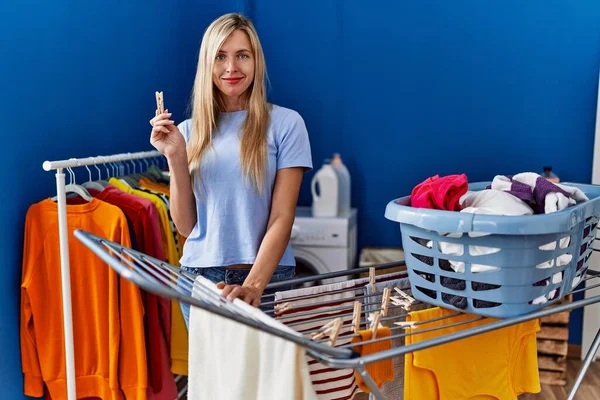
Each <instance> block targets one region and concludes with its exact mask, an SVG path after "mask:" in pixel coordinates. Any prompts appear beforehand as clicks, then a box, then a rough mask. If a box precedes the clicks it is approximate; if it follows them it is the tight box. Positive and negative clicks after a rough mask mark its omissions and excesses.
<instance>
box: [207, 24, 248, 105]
mask: <svg viewBox="0 0 600 400" xmlns="http://www.w3.org/2000/svg"><path fill="white" fill-rule="evenodd" d="M251 49H252V46H251V45H250V40H249V39H248V35H247V34H246V32H244V31H242V30H239V29H236V30H235V31H233V32H232V33H231V35H229V37H228V38H227V39H226V40H225V42H224V43H223V45H222V46H221V48H220V49H219V51H218V52H217V56H216V58H215V65H214V67H213V82H214V83H215V85H217V87H218V88H219V90H220V91H221V92H222V93H223V94H224V95H225V96H228V97H232V98H238V97H239V96H240V95H241V94H243V93H244V92H245V91H246V90H247V89H248V87H250V84H252V81H253V80H254V55H253V54H252V51H251ZM231 100H233V99H231Z"/></svg>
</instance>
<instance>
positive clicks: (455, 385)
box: [404, 307, 541, 400]
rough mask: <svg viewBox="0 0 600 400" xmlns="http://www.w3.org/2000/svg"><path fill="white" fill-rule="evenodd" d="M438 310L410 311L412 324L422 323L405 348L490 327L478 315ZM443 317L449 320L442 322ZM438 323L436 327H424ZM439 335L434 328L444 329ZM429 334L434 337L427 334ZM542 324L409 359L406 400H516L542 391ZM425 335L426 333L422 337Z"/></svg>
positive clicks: (469, 340) (488, 334)
mask: <svg viewBox="0 0 600 400" xmlns="http://www.w3.org/2000/svg"><path fill="white" fill-rule="evenodd" d="M452 314H454V311H450V310H445V309H442V308H439V307H435V308H431V309H428V310H422V311H415V312H411V313H410V314H409V316H408V317H407V321H415V322H421V323H422V324H421V325H418V326H417V327H415V328H413V329H407V332H411V331H412V333H413V334H412V335H409V336H406V344H407V345H409V344H413V343H418V342H420V341H423V340H427V339H432V338H435V337H438V336H443V335H448V334H451V333H454V332H460V331H463V330H465V329H469V328H473V327H476V326H481V325H485V324H487V323H488V322H490V321H489V320H478V321H475V322H470V323H466V324H463V325H456V326H451V325H452V324H454V323H458V322H464V321H468V320H472V319H474V318H475V317H476V316H474V315H469V314H460V315H458V316H453V317H449V316H450V315H452ZM443 317H446V318H444V319H442V318H443ZM429 320H433V321H431V322H425V323H423V322H424V321H429ZM445 325H447V326H448V327H444V328H441V329H439V330H431V328H434V327H440V326H445ZM428 330H429V332H428ZM539 330H540V325H539V321H538V320H532V321H527V322H523V323H520V324H517V325H512V326H508V327H506V328H502V329H498V330H494V331H490V332H486V333H482V334H479V335H476V336H471V337H468V338H464V339H461V340H457V341H453V342H449V343H445V344H442V345H439V346H434V347H430V348H427V349H423V350H419V351H416V352H414V353H406V355H405V382H404V399H405V400H454V399H470V398H476V396H482V395H483V396H488V397H493V398H495V399H498V400H513V399H516V398H517V397H518V396H519V395H521V394H522V393H527V392H529V393H539V392H540V391H541V387H540V382H539V372H538V364H537V342H536V332H538V331H539ZM420 331H422V332H420ZM486 398H487V397H486Z"/></svg>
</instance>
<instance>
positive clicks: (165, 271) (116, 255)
mask: <svg viewBox="0 0 600 400" xmlns="http://www.w3.org/2000/svg"><path fill="white" fill-rule="evenodd" d="M74 235H75V237H76V238H77V239H78V240H80V241H81V242H82V243H83V244H84V245H85V246H87V247H88V248H89V249H90V250H92V251H93V252H94V253H95V254H96V255H97V256H98V257H100V258H101V259H102V260H103V261H105V262H106V263H107V264H108V265H109V266H110V267H111V268H112V269H114V270H115V271H116V272H117V273H118V274H120V275H121V276H123V277H124V278H125V279H127V280H129V281H131V282H133V283H134V284H136V285H137V286H139V287H140V288H142V289H144V290H146V291H148V292H152V293H154V294H156V295H159V296H163V297H165V298H170V299H175V300H178V301H180V302H183V303H186V304H189V305H190V306H194V307H199V308H202V309H204V310H206V311H209V312H212V313H215V314H218V315H221V316H223V317H226V318H229V319H232V320H235V321H237V322H239V323H241V324H244V325H247V326H250V327H253V328H255V329H258V330H261V331H263V332H266V333H269V334H272V335H275V336H277V337H280V338H283V339H286V340H290V341H292V342H294V343H296V344H298V345H300V346H303V347H304V348H305V349H306V352H307V354H309V355H310V356H311V357H313V358H314V359H316V360H317V361H319V362H321V363H322V364H324V365H326V366H328V367H330V368H348V369H353V370H355V371H356V372H357V373H359V374H360V375H361V377H362V379H363V380H364V382H365V384H366V385H367V386H368V387H369V388H370V390H371V392H372V393H373V394H374V395H375V397H376V398H377V399H378V400H386V398H385V396H384V395H383V394H382V393H381V391H380V390H379V388H378V387H377V386H376V385H375V383H374V381H373V380H372V379H371V377H370V375H369V374H368V372H367V370H366V368H365V366H366V365H367V364H370V363H373V362H377V361H381V360H385V359H390V358H393V357H400V356H403V355H404V354H406V353H409V352H414V351H417V350H423V349H426V348H430V347H433V346H438V345H441V344H444V343H448V342H451V341H455V340H459V339H463V338H467V337H471V336H475V335H479V334H482V333H485V332H489V331H492V330H496V329H500V328H504V327H507V326H511V325H516V324H519V323H522V322H525V321H530V320H534V319H538V318H542V317H545V316H548V315H552V314H556V313H560V312H564V311H570V310H573V309H576V308H580V307H585V306H588V305H591V304H595V303H599V302H600V295H598V296H593V297H588V298H585V299H582V300H577V301H573V302H571V303H567V304H561V305H556V306H554V307H551V308H545V309H542V310H540V311H536V312H533V313H530V314H526V315H521V316H517V317H512V318H507V319H503V320H495V321H493V322H489V323H487V324H484V325H478V326H476V327H473V328H469V329H465V330H462V331H459V332H454V333H451V334H446V335H441V336H437V337H435V338H431V339H427V340H423V341H420V342H417V343H413V344H409V345H404V346H401V347H396V348H392V349H390V350H386V351H381V352H379V353H374V354H369V355H366V356H361V355H360V354H359V353H357V352H356V351H354V350H352V347H353V346H355V345H356V343H355V344H343V345H339V346H337V347H331V346H329V345H328V344H326V342H327V341H315V340H311V339H310V337H309V336H307V335H301V334H298V335H293V334H291V333H289V332H287V331H285V330H280V329H277V328H276V327H274V326H271V325H267V324H265V323H263V322H260V321H258V320H257V319H255V318H254V317H252V316H251V315H249V314H247V313H246V312H244V311H243V310H241V309H240V308H239V307H238V306H236V305H235V304H234V303H233V302H231V301H229V300H227V299H226V298H224V297H221V296H219V295H217V294H215V293H214V292H213V291H211V290H210V289H209V288H208V287H202V285H201V284H199V282H194V280H193V276H191V275H188V274H186V273H185V272H183V271H180V270H179V268H178V267H175V266H173V265H170V264H168V263H166V262H164V261H161V260H158V259H156V258H153V257H150V256H148V255H146V254H143V253H140V252H138V251H135V250H132V249H130V248H127V247H124V246H121V245H119V244H117V243H114V242H111V241H108V240H106V239H104V238H101V237H98V236H96V235H94V234H91V233H89V232H85V231H82V230H75V231H74ZM403 264H404V263H403V262H399V263H389V264H381V265H377V266H375V267H374V268H375V269H384V268H390V267H395V266H400V265H403ZM367 271H369V268H357V269H352V270H347V271H339V272H333V273H327V274H321V275H316V276H311V277H304V278H297V279H292V280H288V281H285V282H277V283H274V284H270V285H269V286H268V288H271V289H275V288H279V287H283V286H286V285H290V284H302V283H308V282H315V281H322V280H324V279H331V278H339V277H344V276H354V275H357V274H359V273H361V272H367ZM405 276H406V274H405V273H399V274H398V277H405ZM380 278H381V275H379V276H377V277H376V279H380ZM598 278H600V272H596V271H593V270H589V271H588V277H587V279H588V280H590V279H597V280H599V281H600V279H598ZM363 286H364V285H363ZM591 287H596V285H592V286H590V287H588V288H584V289H579V290H574V291H573V292H572V293H575V292H580V291H583V290H586V289H589V288H591ZM192 288H198V290H201V291H202V292H203V294H204V296H203V299H198V298H196V297H192V296H191V291H192ZM362 288H363V287H362V286H360V287H352V288H347V289H343V290H341V291H340V292H342V291H352V290H355V291H356V290H359V289H362ZM270 297H273V295H265V296H263V298H270ZM311 297H313V296H299V297H297V298H292V299H286V300H285V302H290V301H294V300H303V299H307V298H311ZM356 297H357V298H358V297H359V296H356ZM369 297H372V296H364V295H363V296H362V298H363V299H366V300H368V298H369ZM276 303H277V302H276V301H272V302H270V305H275V304H276ZM337 303H338V304H339V301H337ZM327 304H328V302H321V303H320V306H326V305H327ZM367 304H370V305H375V306H376V303H367ZM348 310H349V308H348ZM339 311H342V312H344V311H345V309H342V310H339ZM370 311H373V309H370ZM305 315H311V314H308V313H306V314H305ZM342 315H344V316H349V315H351V314H348V313H343V314H342ZM456 315H460V313H457V314H452V315H450V316H456ZM405 316H406V315H404V317H405ZM450 316H448V317H450ZM400 317H402V316H396V317H395V318H400ZM483 319H486V317H477V318H474V319H469V320H467V321H460V322H457V323H450V324H446V325H441V326H438V327H434V328H428V329H424V330H420V331H417V332H415V333H421V332H424V331H432V330H438V329H441V328H446V327H450V326H458V325H463V324H466V323H469V322H474V321H480V320H483ZM436 320H438V319H436ZM365 322H366V321H361V323H365ZM429 322H433V320H431V321H422V322H420V323H419V325H425V324H427V323H429ZM411 334H413V333H412V332H404V333H400V334H395V335H392V336H391V337H386V338H379V339H377V338H376V339H372V340H369V341H365V342H359V343H372V342H376V341H379V340H390V339H391V338H396V337H404V336H409V335H411ZM346 337H348V336H346ZM599 347H600V331H599V332H598V334H597V335H596V337H595V338H594V341H593V343H592V346H591V348H590V349H589V351H588V354H587V355H586V358H585V360H584V363H583V365H582V367H581V369H580V371H579V373H578V376H577V379H576V380H575V382H574V385H573V387H572V389H571V392H570V394H569V397H568V400H573V399H574V396H575V394H576V392H577V390H578V389H579V386H580V385H581V381H582V380H583V377H584V375H585V373H586V372H587V370H588V368H589V366H590V364H591V362H592V360H593V358H594V355H595V353H596V352H597V351H598V348H599Z"/></svg>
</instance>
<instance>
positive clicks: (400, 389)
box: [363, 278, 433, 400]
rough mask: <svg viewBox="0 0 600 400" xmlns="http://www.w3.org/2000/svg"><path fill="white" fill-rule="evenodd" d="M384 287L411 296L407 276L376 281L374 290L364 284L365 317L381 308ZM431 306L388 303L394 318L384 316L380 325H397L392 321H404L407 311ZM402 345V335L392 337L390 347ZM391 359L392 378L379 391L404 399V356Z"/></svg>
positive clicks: (395, 398) (396, 399)
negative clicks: (403, 305) (395, 289)
mask: <svg viewBox="0 0 600 400" xmlns="http://www.w3.org/2000/svg"><path fill="white" fill-rule="evenodd" d="M385 288H389V289H392V296H398V294H397V293H396V292H395V291H394V290H393V289H394V288H398V289H400V290H402V291H403V292H404V293H406V294H407V295H409V296H412V290H411V288H410V281H409V280H408V278H400V279H393V280H388V281H383V282H376V283H375V291H373V287H372V286H371V285H365V286H364V294H365V296H366V297H365V299H368V301H365V303H369V304H365V307H364V309H363V310H364V314H365V319H366V317H367V315H368V314H369V313H370V312H373V311H376V310H378V309H380V308H381V302H382V295H383V290H384V289H385ZM432 307H433V306H432V305H430V304H428V303H422V302H420V301H416V302H414V303H412V304H407V305H406V306H405V307H400V306H392V305H390V307H389V309H388V314H387V315H388V317H395V318H390V319H386V318H384V319H382V321H381V325H383V326H386V327H388V328H394V327H397V325H395V324H394V322H402V321H405V320H406V317H405V316H406V314H407V312H410V311H418V310H424V309H427V308H432ZM399 333H402V332H398V331H396V332H395V333H394V335H398V334H399ZM378 336H379V335H378ZM402 346H404V337H396V338H393V339H392V348H399V347H402ZM392 361H393V366H394V379H393V380H392V381H390V382H384V383H383V386H382V387H381V393H383V394H384V396H386V397H387V398H388V399H394V400H402V399H404V357H402V356H401V357H394V358H393V360H392ZM369 400H375V397H374V396H373V395H372V394H371V395H369Z"/></svg>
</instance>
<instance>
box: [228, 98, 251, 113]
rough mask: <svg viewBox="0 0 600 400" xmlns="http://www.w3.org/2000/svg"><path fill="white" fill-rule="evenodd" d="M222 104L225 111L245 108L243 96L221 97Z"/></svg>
mask: <svg viewBox="0 0 600 400" xmlns="http://www.w3.org/2000/svg"><path fill="white" fill-rule="evenodd" d="M223 105H224V106H225V110H224V111H225V112H234V111H242V110H245V109H246V101H245V99H244V96H238V97H229V96H227V97H225V98H224V99H223Z"/></svg>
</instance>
